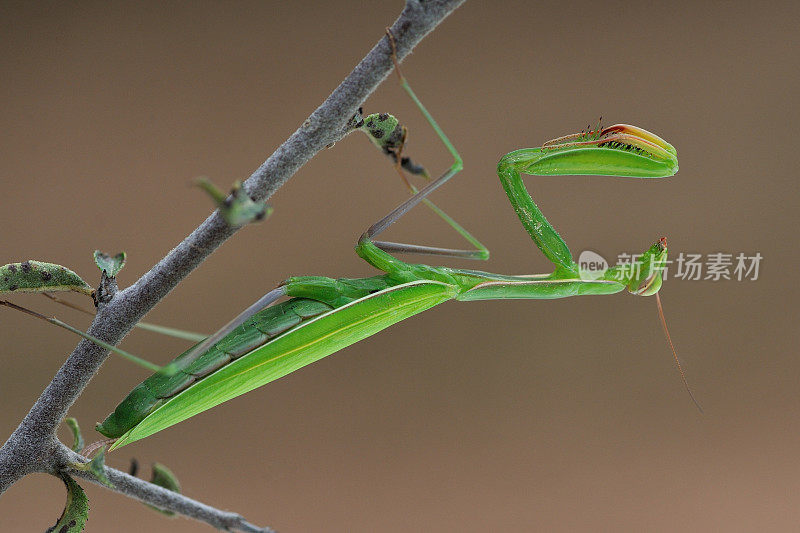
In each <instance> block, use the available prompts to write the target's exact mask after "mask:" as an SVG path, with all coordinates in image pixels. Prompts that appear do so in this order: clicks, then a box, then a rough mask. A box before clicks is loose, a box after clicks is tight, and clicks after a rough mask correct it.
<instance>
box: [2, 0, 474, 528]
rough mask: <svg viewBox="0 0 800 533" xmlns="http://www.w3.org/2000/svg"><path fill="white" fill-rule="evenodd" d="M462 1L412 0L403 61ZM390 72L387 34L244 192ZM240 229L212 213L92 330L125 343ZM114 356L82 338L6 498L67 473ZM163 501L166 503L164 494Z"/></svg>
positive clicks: (348, 113) (18, 456)
mask: <svg viewBox="0 0 800 533" xmlns="http://www.w3.org/2000/svg"><path fill="white" fill-rule="evenodd" d="M463 2H464V0H428V1H423V0H407V2H406V5H405V9H403V12H402V13H401V14H400V16H399V17H398V19H397V20H396V21H395V23H394V24H393V25H392V27H391V31H392V33H393V35H394V36H395V38H396V40H397V54H398V57H399V58H400V59H402V58H403V57H404V56H406V55H407V54H408V53H409V52H410V51H411V50H412V49H413V48H414V46H416V45H417V43H419V42H420V41H421V40H422V39H423V38H424V37H425V36H426V35H427V34H428V33H429V32H431V31H432V30H433V29H434V28H435V27H436V26H437V25H438V24H439V23H440V22H441V21H442V20H443V19H444V18H445V17H447V15H449V14H450V13H451V12H452V11H453V10H454V9H456V8H457V7H458V6H459V5H461V4H462V3H463ZM376 33H377V30H376ZM381 33H382V31H381ZM391 70H392V61H391V56H390V47H389V44H388V41H387V39H386V38H385V37H382V38H381V39H380V40H379V41H378V43H377V44H376V45H375V46H374V47H373V48H372V50H370V52H369V53H368V54H367V55H366V57H364V59H363V60H361V62H360V63H359V64H358V65H357V66H356V68H355V69H353V71H352V72H351V73H350V74H349V75H348V76H347V77H346V78H345V80H344V81H343V82H342V83H341V84H340V85H339V87H337V88H336V89H335V90H334V91H333V93H331V95H330V96H329V97H328V98H327V99H326V100H325V102H323V103H322V105H320V106H319V107H318V108H317V109H316V110H314V112H313V113H311V115H310V116H309V117H308V119H306V120H305V121H304V122H303V124H302V125H301V126H300V128H298V130H297V131H295V132H294V133H293V134H292V135H291V136H290V137H289V138H288V139H287V140H286V141H285V142H284V143H283V144H282V145H281V146H280V147H278V149H277V150H276V151H275V152H274V153H273V154H272V155H271V156H270V157H269V158H268V159H267V160H266V161H265V162H264V163H263V164H262V165H261V166H260V167H258V169H256V171H255V172H253V174H252V175H251V176H250V177H249V178H248V179H247V181H246V182H245V183H244V187H245V191H247V193H248V194H249V195H250V196H251V197H252V198H254V199H256V200H264V199H267V198H269V197H271V196H272V195H273V194H274V193H275V191H277V190H278V189H279V188H280V187H281V186H282V185H283V184H284V183H286V181H287V180H288V179H289V178H290V177H291V176H292V175H294V173H295V172H297V170H298V169H300V167H302V166H303V165H304V164H305V163H306V162H308V161H309V160H310V159H311V158H312V157H313V156H314V155H316V154H317V153H318V152H319V151H320V150H322V149H323V148H325V147H326V146H328V145H330V144H332V143H334V142H336V141H338V140H339V139H341V138H342V137H343V136H344V135H345V134H346V124H347V122H348V120H349V119H350V118H351V117H352V116H353V115H354V114H355V113H356V111H357V109H358V107H359V106H360V105H361V104H362V102H363V101H364V100H365V99H366V98H367V97H368V96H369V95H370V94H371V93H372V92H373V91H374V90H375V89H376V88H377V87H378V85H380V83H381V82H382V81H383V80H384V79H385V78H386V77H387V76H388V75H389V73H390V72H391ZM237 229H238V228H234V227H230V226H228V225H227V224H226V222H225V221H224V220H223V218H222V217H221V216H220V214H219V213H218V212H216V211H215V212H214V213H212V214H211V215H210V216H209V217H208V218H207V219H206V220H205V221H204V222H203V223H202V224H201V225H200V226H199V227H198V228H197V229H195V230H194V231H193V232H192V233H191V234H190V235H189V236H188V237H186V238H185V239H184V240H183V241H182V242H181V243H180V244H178V245H177V246H176V247H175V248H174V249H172V250H171V251H170V252H169V253H168V254H167V255H166V256H165V257H164V258H163V259H162V260H161V261H159V262H158V263H157V264H156V265H155V266H154V267H153V268H152V269H151V270H150V271H149V272H147V273H146V274H145V275H143V276H142V277H141V278H140V279H139V280H138V281H136V283H134V284H133V285H132V286H130V287H128V288H127V289H124V290H122V291H119V292H114V289H115V287H109V293H107V294H105V295H104V297H103V298H102V299H101V301H100V305H99V307H98V313H97V316H96V317H95V319H94V321H93V322H92V325H91V327H90V328H89V333H90V334H91V335H94V336H95V337H98V338H100V339H102V340H104V341H106V342H108V343H110V344H117V343H119V342H120V341H121V340H122V338H123V337H124V336H125V335H126V334H127V333H128V332H129V331H130V330H131V329H132V328H133V325H134V324H136V322H138V321H139V320H141V319H142V317H143V316H144V315H145V314H147V312H149V311H150V310H151V309H152V308H153V307H154V306H155V305H156V304H157V303H158V302H159V301H160V300H161V299H162V298H164V297H165V296H166V295H167V294H168V293H169V292H170V291H171V290H172V289H173V288H175V286H177V284H178V283H179V282H180V281H181V280H183V278H185V277H186V276H188V275H189V273H191V272H192V270H194V269H195V268H197V267H198V266H199V265H200V264H201V263H202V262H203V261H204V260H205V259H206V258H207V257H208V256H209V255H210V254H211V253H212V252H213V251H214V250H216V249H217V248H218V247H219V246H220V245H221V244H222V243H224V242H225V241H226V240H227V239H228V238H229V237H231V236H232V235H233V234H234V233H235V232H236V231H237ZM108 355H109V352H107V351H106V350H104V349H102V348H100V347H98V346H96V345H95V344H92V343H90V342H88V341H81V342H80V343H79V344H78V346H77V347H76V348H75V350H74V351H73V352H72V354H71V355H70V356H69V357H68V358H67V360H66V362H65V363H64V365H63V366H62V367H61V368H60V369H59V370H58V372H57V373H56V375H55V376H54V377H53V380H52V381H51V382H50V384H49V385H48V386H47V387H46V388H45V390H44V391H43V392H42V394H41V396H40V397H39V399H38V400H37V401H36V403H35V404H34V405H33V407H32V408H31V410H30V411H29V412H28V414H27V415H26V416H25V418H24V419H23V420H22V422H21V423H20V425H19V427H17V429H16V430H15V431H14V433H13V434H12V435H11V436H10V437H9V439H8V440H7V441H6V443H5V444H4V445H3V447H2V448H0V495H2V494H3V492H5V491H6V490H7V489H8V488H9V487H10V486H11V485H12V484H13V483H15V482H16V481H18V480H19V479H21V478H22V477H23V476H25V475H27V474H29V473H32V472H48V473H56V472H58V471H59V469H61V468H63V464H59V462H58V461H57V460H56V458H57V457H59V455H60V453H59V452H60V449H61V447H62V446H63V445H61V443H59V442H58V440H57V438H56V429H57V428H58V426H59V425H60V424H61V422H62V421H63V419H64V417H65V416H66V414H67V411H68V410H69V408H70V407H71V406H72V404H73V403H74V402H75V401H76V400H77V398H78V397H79V396H80V394H81V393H82V392H83V390H84V388H85V387H86V385H88V383H89V381H90V380H91V379H92V377H93V376H94V375H95V374H96V373H97V371H98V370H99V369H100V366H101V365H102V363H103V361H105V359H106V357H108ZM112 472H115V473H114V476H115V478H112V480H114V479H116V480H117V481H119V483H120V486H124V487H128V488H129V489H130V491H129V492H125V491H122V490H121V491H120V492H123V493H124V494H128V495H133V496H134V497H140V498H141V499H144V496H143V495H144V494H145V493H144V492H139V493H137V492H135V491H136V490H139V491H142V490H143V489H142V487H141V485H140V483H146V482H142V481H140V480H139V481H136V482H133V481H131V480H133V479H135V478H131V477H130V476H125V474H122V473H120V472H116V471H112ZM110 475H111V474H110ZM148 485H149V484H148ZM126 490H127V489H126ZM153 490H154V489H153ZM137 494H138V495H137ZM154 494H155V493H154ZM161 497H163V498H166V495H163V494H162V495H161V496H159V498H161ZM172 497H174V496H172ZM182 501H189V502H191V503H192V505H194V506H195V507H191V506H188V507H180V506H178V507H176V508H171V509H172V510H175V511H176V512H179V513H181V514H185V515H186V516H190V517H192V518H196V519H198V520H204V521H207V522H209V520H206V519H205V518H202V516H206V515H203V514H202V512H201V511H200V509H201V507H200V506H202V509H206V510H208V509H211V508H209V507H206V506H204V505H203V504H200V503H198V502H194V501H192V500H188V499H184V500H182ZM164 502H166V500H164V501H163V502H162V503H164ZM156 505H159V504H158V503H156ZM176 505H178V503H177V501H176ZM159 506H160V505H159ZM203 512H205V511H203ZM215 512H217V513H221V511H215ZM208 516H210V515H208ZM209 523H212V522H209ZM212 525H213V523H212ZM226 527H227V526H226ZM253 531H259V529H257V528H256V529H254V530H253Z"/></svg>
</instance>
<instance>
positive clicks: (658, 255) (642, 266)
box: [605, 237, 667, 296]
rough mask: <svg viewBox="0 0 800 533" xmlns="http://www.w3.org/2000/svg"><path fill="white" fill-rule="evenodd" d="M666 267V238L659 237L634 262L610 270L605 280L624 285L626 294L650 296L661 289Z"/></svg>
mask: <svg viewBox="0 0 800 533" xmlns="http://www.w3.org/2000/svg"><path fill="white" fill-rule="evenodd" d="M666 265H667V238H666V237H661V238H660V239H659V240H658V241H657V242H656V243H655V244H653V246H651V247H650V248H648V249H647V251H645V252H644V253H643V254H642V255H641V256H640V257H639V258H638V259H637V260H636V261H635V262H632V263H626V264H623V265H618V266H615V267H613V268H610V269H609V270H608V271H607V272H606V274H605V279H609V280H615V281H618V282H620V283H623V284H625V286H626V288H627V289H628V292H630V293H631V294H635V295H637V296H652V295H654V294H656V293H657V292H658V290H659V289H660V288H661V283H662V274H663V271H664V268H665V267H666Z"/></svg>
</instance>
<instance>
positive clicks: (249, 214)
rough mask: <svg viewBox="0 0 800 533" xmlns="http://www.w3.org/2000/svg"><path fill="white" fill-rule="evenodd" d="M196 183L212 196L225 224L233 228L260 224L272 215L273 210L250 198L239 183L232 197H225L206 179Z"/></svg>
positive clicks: (198, 179)
mask: <svg viewBox="0 0 800 533" xmlns="http://www.w3.org/2000/svg"><path fill="white" fill-rule="evenodd" d="M195 183H196V184H197V186H198V187H200V188H201V189H203V190H204V191H206V192H207V193H208V195H209V196H211V199H212V200H214V203H215V204H217V208H218V209H219V211H220V213H221V214H222V217H223V218H224V219H225V222H227V223H228V224H229V225H231V226H243V225H245V224H249V223H250V222H254V221H255V222H258V221H261V220H264V219H265V218H267V217H268V216H269V215H270V213H272V208H271V207H269V206H268V205H267V204H266V203H265V202H256V201H254V200H253V199H252V198H250V197H249V196H248V195H247V193H246V192H245V191H244V189H242V184H241V182H239V181H237V182H236V183H234V184H233V188H232V189H231V194H230V196H225V193H223V192H222V191H220V190H219V189H218V188H217V187H216V185H214V184H213V183H211V181H210V180H209V179H208V178H206V177H201V178H197V180H196V181H195Z"/></svg>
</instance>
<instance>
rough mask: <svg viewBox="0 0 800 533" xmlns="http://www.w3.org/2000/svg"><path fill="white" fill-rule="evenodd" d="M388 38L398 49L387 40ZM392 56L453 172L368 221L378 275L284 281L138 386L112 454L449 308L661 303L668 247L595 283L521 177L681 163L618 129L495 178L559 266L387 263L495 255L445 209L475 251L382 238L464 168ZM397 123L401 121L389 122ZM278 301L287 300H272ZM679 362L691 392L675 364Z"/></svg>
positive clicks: (396, 153) (377, 119) (620, 172)
mask: <svg viewBox="0 0 800 533" xmlns="http://www.w3.org/2000/svg"><path fill="white" fill-rule="evenodd" d="M389 41H390V44H391V45H392V47H394V42H393V39H392V38H391V34H390V35H389ZM393 59H394V61H395V68H396V71H397V73H398V76H399V77H400V82H401V85H402V87H403V89H404V90H405V91H406V92H407V93H408V95H409V96H410V97H411V99H412V100H413V101H414V103H415V104H416V105H417V107H418V108H419V110H420V111H421V112H422V114H423V115H424V116H425V118H426V119H427V121H428V122H429V123H430V125H431V127H432V128H433V130H434V131H435V132H436V134H437V136H438V137H439V139H440V140H441V142H442V143H443V144H444V146H445V147H446V149H447V150H448V151H449V153H450V154H451V155H452V157H453V163H452V165H451V166H450V168H448V169H447V170H446V171H445V172H444V173H443V174H442V175H441V176H439V177H438V178H437V179H435V180H433V181H430V182H429V183H428V184H427V185H426V186H425V187H423V188H422V189H421V190H419V191H416V189H415V188H413V186H410V185H409V188H411V189H412V192H415V194H414V195H413V196H411V197H410V198H409V199H407V200H406V201H405V202H403V203H402V204H400V205H399V206H398V207H397V208H395V209H394V210H392V211H391V212H390V213H389V214H388V215H386V216H385V217H383V218H382V219H381V220H379V221H378V222H376V223H375V224H373V225H372V226H371V227H370V228H369V229H367V231H366V232H364V234H363V235H362V236H361V238H360V239H359V240H358V243H357V244H356V253H357V254H358V255H359V256H360V257H361V258H363V259H364V260H365V261H366V262H367V263H369V264H370V265H372V266H373V267H375V268H377V269H378V270H380V271H381V272H382V274H380V275H376V276H371V277H366V278H340V279H333V278H329V277H323V276H298V277H291V278H289V279H287V280H285V281H284V282H283V283H281V284H280V285H279V286H278V287H276V288H275V289H273V290H272V291H270V292H269V293H267V294H266V295H264V296H263V297H261V298H260V299H259V300H258V301H256V302H255V303H254V304H253V305H251V306H250V307H249V308H248V309H246V310H245V311H243V312H242V313H241V314H240V315H239V316H237V317H236V318H235V319H234V320H232V321H231V322H229V323H228V324H227V325H225V326H224V327H223V328H222V329H220V330H219V331H218V332H217V333H215V334H213V335H211V336H210V337H208V338H207V339H206V340H205V341H203V342H201V343H199V344H197V345H196V346H194V347H193V348H190V349H189V350H187V351H186V352H184V353H183V354H181V355H180V356H178V357H177V358H176V359H175V361H173V363H175V364H177V366H178V368H180V369H181V370H180V371H178V372H177V373H174V374H167V373H163V372H162V373H156V374H154V375H152V376H151V377H149V378H147V379H146V380H144V381H143V382H142V383H141V384H139V385H138V386H136V387H135V388H134V389H133V391H131V393H130V394H129V395H128V396H127V397H126V398H125V399H124V400H123V401H122V402H121V403H120V404H119V406H117V408H116V409H115V410H114V412H113V413H111V414H110V415H109V416H108V417H107V418H106V419H105V421H103V422H102V423H100V424H98V425H97V429H98V431H99V432H100V433H102V434H103V435H105V436H107V437H109V438H112V439H117V440H116V442H115V443H114V444H113V446H112V448H111V449H114V448H119V447H120V446H123V445H125V444H129V443H131V442H134V441H136V440H139V439H142V438H144V437H147V436H149V435H151V434H153V433H155V432H157V431H161V430H162V429H165V428H167V427H169V426H172V425H173V424H176V423H178V422H180V421H182V420H185V419H187V418H189V417H191V416H194V415H196V414H198V413H201V412H203V411H205V410H206V409H209V408H211V407H213V406H215V405H218V404H220V403H222V402H224V401H226V400H229V399H231V398H234V397H236V396H239V395H241V394H244V393H245V392H248V391H250V390H253V389H255V388H257V387H260V386H262V385H265V384H266V383H269V382H271V381H273V380H275V379H278V378H280V377H283V376H285V375H287V374H289V373H291V372H293V371H295V370H297V369H299V368H301V367H303V366H305V365H308V364H310V363H313V362H315V361H317V360H319V359H321V358H323V357H326V356H328V355H330V354H332V353H334V352H336V351H338V350H341V349H342V348H345V347H346V346H349V345H350V344H353V343H355V342H358V341H359V340H362V339H364V338H366V337H369V336H371V335H374V334H375V333H377V332H379V331H381V330H383V329H385V328H387V327H389V326H391V325H392V324H395V323H397V322H399V321H401V320H404V319H406V318H408V317H411V316H413V315H416V314H418V313H421V312H423V311H425V310H427V309H429V308H431V307H433V306H436V305H439V304H441V303H443V302H446V301H448V300H458V301H475V300H490V299H513V298H525V299H551V298H565V297H569V296H579V295H591V294H614V293H617V292H621V291H623V290H627V291H629V292H630V293H632V294H636V295H641V296H649V295H653V294H656V295H657V293H658V290H659V289H660V287H661V283H662V270H663V268H664V266H665V260H666V256H667V243H666V239H665V238H663V237H662V238H660V239H659V240H657V241H656V242H655V244H653V245H652V246H650V247H649V248H648V249H647V250H646V251H645V252H644V253H643V254H642V255H641V258H640V259H639V262H638V268H624V267H622V266H615V267H612V268H611V269H609V270H607V271H606V272H605V273H603V274H602V275H600V276H599V277H593V276H587V275H586V273H585V272H582V271H581V269H580V267H579V266H578V264H576V262H575V261H574V260H573V258H572V254H571V253H570V250H569V248H568V247H567V245H566V243H565V242H564V240H563V239H562V238H561V236H560V235H559V234H558V233H557V232H556V230H555V229H554V228H553V226H552V225H551V224H550V223H549V222H548V221H547V219H546V218H545V216H544V215H543V214H542V212H541V211H540V210H539V208H538V207H537V205H536V204H535V203H534V202H533V199H532V198H531V196H530V194H529V193H528V191H527V190H526V188H525V185H524V183H523V182H522V178H521V175H522V174H528V175H609V176H620V177H637V178H660V177H667V176H671V175H673V174H675V172H676V171H677V170H678V162H677V155H676V151H675V149H674V148H673V147H672V146H671V145H670V144H669V143H667V142H666V141H664V140H663V139H661V138H660V137H658V136H657V135H654V134H652V133H650V132H647V131H645V130H643V129H641V128H637V127H635V126H628V125H622V124H618V125H615V126H610V127H607V128H600V127H598V128H597V129H596V130H594V131H588V132H583V133H580V134H574V135H568V136H565V137H560V138H558V139H554V140H552V141H549V142H547V143H545V144H544V145H542V146H541V147H539V148H526V149H522V150H516V151H514V152H511V153H509V154H507V155H505V156H503V157H502V158H501V159H500V162H499V163H498V166H497V175H498V176H499V178H500V181H501V183H502V185H503V188H504V189H505V191H506V193H507V195H508V199H509V201H510V202H511V205H512V206H513V208H514V210H515V211H516V213H517V216H518V217H519V219H520V222H521V223H522V225H523V227H524V228H525V230H526V231H527V232H528V234H529V235H530V236H531V238H532V239H533V242H534V243H535V244H536V246H537V247H538V248H539V249H540V250H541V251H542V253H543V254H544V255H545V256H546V257H547V259H549V260H550V261H551V262H552V263H553V265H554V270H553V272H551V273H549V274H533V275H522V276H520V275H504V274H494V273H490V272H482V271H478V270H467V269H458V268H449V267H443V266H441V267H440V266H430V265H426V264H414V263H406V262H404V261H401V260H400V259H398V258H397V257H395V256H393V255H391V254H392V252H402V253H419V254H428V255H438V256H445V257H460V258H473V259H485V258H487V257H488V252H487V250H486V249H485V248H484V247H483V246H482V245H481V244H480V243H479V242H478V241H477V240H476V239H474V237H472V236H471V235H469V233H468V232H466V230H464V229H463V228H461V227H460V226H459V225H458V224H457V223H455V221H453V220H452V219H450V218H449V217H447V215H445V214H444V213H443V212H441V210H438V208H435V206H433V207H432V208H434V209H435V210H438V211H437V214H440V216H442V217H443V218H444V219H445V220H446V221H447V222H448V223H449V224H450V225H451V226H453V227H454V228H455V229H456V230H457V231H459V233H461V234H462V235H463V236H464V237H465V238H466V239H467V240H468V241H469V242H470V243H471V244H472V245H473V246H475V248H474V249H468V250H455V249H449V248H439V247H429V246H419V245H412V244H400V243H393V242H385V241H378V240H375V238H376V237H377V236H378V235H380V234H381V233H382V232H383V231H384V230H386V229H387V228H388V227H389V226H390V225H392V224H393V223H394V222H396V221H397V220H398V219H399V218H401V217H402V216H403V215H404V214H405V213H407V212H408V211H409V210H410V209H411V208H413V207H414V206H416V205H418V204H419V203H421V202H428V200H427V197H428V196H429V195H430V194H431V193H432V192H434V191H435V190H436V189H438V188H439V187H440V186H442V185H443V184H444V183H446V182H447V181H448V180H449V179H450V178H452V177H453V176H455V175H456V174H457V173H458V172H459V171H460V170H461V169H462V160H461V157H460V156H459V154H458V152H457V151H456V149H455V148H454V146H453V145H452V144H451V142H450V140H449V139H448V138H447V136H446V135H445V134H444V132H443V131H442V130H441V128H440V127H439V125H438V124H437V123H436V121H435V120H434V119H433V117H432V116H431V115H430V113H429V112H428V111H427V109H426V108H425V106H424V105H423V104H422V103H421V102H420V101H419V99H418V98H417V96H416V94H415V93H414V91H413V90H412V89H411V87H410V85H409V84H408V82H407V80H406V79H405V78H404V77H403V76H402V74H401V73H400V70H399V65H397V60H396V56H395V55H394V54H393ZM363 120H364V122H361V123H360V124H356V125H357V126H358V127H361V128H362V129H363V128H364V127H365V124H369V123H371V124H372V129H373V130H376V131H377V126H379V125H380V123H384V122H385V123H387V124H388V125H389V127H388V129H387V128H384V130H385V131H388V130H391V131H395V130H396V128H397V127H400V126H399V124H398V123H397V122H396V119H394V117H392V116H391V115H385V114H381V115H369V116H368V117H366V118H365V119H363ZM391 120H394V121H395V122H393V123H390V122H391ZM366 129H368V130H369V129H370V128H369V127H367V128H366ZM381 137H382V134H381V135H380V136H379V135H373V140H376V139H377V140H376V144H378V145H379V146H381V144H380V143H379V142H378V141H379V140H380V138H381ZM389 137H391V135H389V136H387V138H389ZM395 137H396V138H395V139H394V140H393V142H394V145H392V146H390V147H389V148H387V145H386V144H384V145H382V147H383V148H384V151H385V152H386V153H387V154H389V155H392V157H393V159H394V160H395V163H396V165H397V167H398V169H400V167H402V168H404V169H406V170H410V171H411V172H412V173H418V174H425V172H424V170H419V169H421V167H418V166H417V165H415V164H414V163H412V162H410V160H406V159H404V158H403V157H402V153H401V152H402V143H403V141H404V132H403V135H400V136H395ZM401 137H402V138H401ZM401 173H402V171H401ZM429 205H430V206H432V204H429ZM281 298H289V299H288V300H286V301H283V302H281V303H277V301H278V300H279V299H281ZM659 309H660V302H659ZM662 317H663V314H662ZM670 345H671V341H670ZM673 353H674V350H673ZM676 361H677V356H676ZM678 365H679V370H680V372H681V377H682V378H683V380H684V384H685V385H686V388H687V390H689V389H688V384H686V380H685V376H684V375H683V370H682V369H681V368H680V363H678ZM689 394H690V395H691V391H689ZM692 400H694V397H693V396H692ZM695 403H696V402H695ZM698 407H699V405H698Z"/></svg>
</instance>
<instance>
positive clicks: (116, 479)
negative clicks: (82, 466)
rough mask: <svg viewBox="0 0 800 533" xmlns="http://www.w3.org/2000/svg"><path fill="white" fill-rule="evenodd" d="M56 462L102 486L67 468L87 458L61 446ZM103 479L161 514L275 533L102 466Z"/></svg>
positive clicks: (76, 474)
mask: <svg viewBox="0 0 800 533" xmlns="http://www.w3.org/2000/svg"><path fill="white" fill-rule="evenodd" d="M58 451H59V455H60V457H59V460H60V462H61V463H62V464H63V465H64V466H63V467H62V468H63V470H64V471H66V472H67V473H68V474H69V475H71V476H73V477H79V478H83V479H86V480H88V481H91V482H92V483H96V484H98V485H100V486H101V487H105V488H110V487H106V485H103V484H102V483H101V482H100V481H98V479H97V478H96V477H95V476H94V475H93V474H92V473H90V472H86V471H83V470H77V469H71V468H69V466H68V465H69V463H81V462H86V461H88V458H86V457H82V456H80V455H78V454H77V453H75V452H73V451H72V450H70V449H69V448H67V447H66V446H64V445H63V444H61V445H60V446H59V448H58ZM105 473H106V476H108V479H109V481H111V484H112V485H114V488H113V489H112V490H114V491H115V492H118V493H120V494H124V495H125V496H128V497H130V498H134V499H136V500H139V501H140V502H143V503H147V504H149V505H154V506H156V507H158V508H159V509H164V510H165V511H173V512H175V513H179V514H182V515H184V516H190V517H192V518H194V519H195V520H199V521H200V522H205V523H207V524H208V525H210V526H213V527H215V528H217V529H222V530H224V531H245V532H247V533H275V532H274V530H273V529H270V528H268V527H258V526H254V525H253V524H251V523H249V522H248V521H247V520H245V519H244V517H242V516H241V515H239V514H236V513H231V512H229V511H220V510H219V509H215V508H214V507H210V506H208V505H206V504H204V503H201V502H198V501H197V500H193V499H191V498H187V497H186V496H184V495H183V494H179V493H177V492H172V491H171V490H167V489H165V488H163V487H159V486H158V485H154V484H152V483H149V482H147V481H145V480H143V479H139V478H138V477H134V476H131V475H128V474H126V473H125V472H120V471H119V470H116V469H114V468H109V467H108V466H106V467H105Z"/></svg>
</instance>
